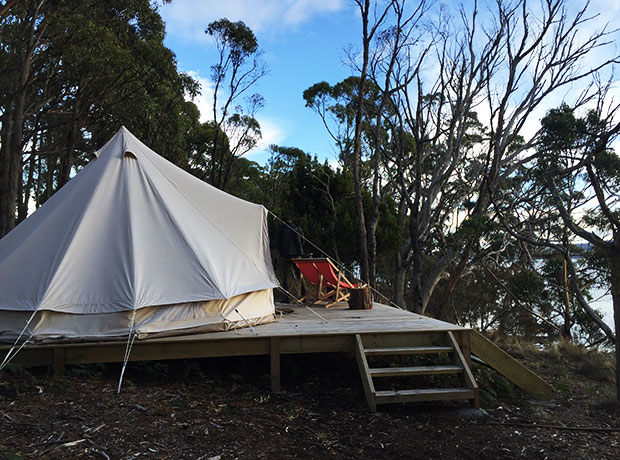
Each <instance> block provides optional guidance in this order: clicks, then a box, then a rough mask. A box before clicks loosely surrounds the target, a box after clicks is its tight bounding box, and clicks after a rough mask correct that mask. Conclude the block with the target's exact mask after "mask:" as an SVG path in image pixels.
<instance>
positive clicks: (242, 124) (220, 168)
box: [204, 18, 267, 190]
mask: <svg viewBox="0 0 620 460" xmlns="http://www.w3.org/2000/svg"><path fill="white" fill-rule="evenodd" d="M205 33H206V34H207V35H209V36H211V37H213V39H214V40H215V44H216V47H217V51H218V58H217V62H216V63H215V64H213V65H212V66H211V79H212V81H213V85H214V87H213V106H212V115H213V123H214V124H215V126H216V127H217V128H216V129H215V130H214V131H213V134H214V138H213V143H212V144H213V145H212V150H211V152H209V153H210V161H209V163H210V164H209V170H208V171H205V174H204V177H205V178H207V177H208V178H209V181H210V182H211V184H213V185H214V186H216V187H218V188H221V189H223V190H225V189H227V188H228V182H229V179H230V175H231V171H232V167H233V164H234V162H235V160H236V159H237V158H239V157H240V156H242V155H244V154H245V153H247V152H248V151H250V150H251V149H252V148H253V147H254V146H255V145H256V144H257V142H258V141H259V140H260V138H261V136H262V133H261V129H260V125H259V123H258V121H257V120H256V114H257V113H258V111H260V110H261V109H262V108H263V106H264V100H263V98H262V96H260V95H259V94H256V93H255V94H251V95H249V96H248V97H246V98H245V108H244V107H243V106H242V105H241V103H240V101H239V99H240V98H241V97H243V96H246V95H247V93H248V92H249V91H250V89H251V88H252V87H253V86H254V85H255V84H256V82H257V81H258V80H259V79H260V78H262V77H263V76H265V74H266V73H267V68H266V66H265V64H264V63H263V61H262V59H261V56H262V52H261V50H260V49H259V46H258V41H257V39H256V36H255V35H254V32H252V30H251V29H250V28H249V27H248V26H246V25H245V24H244V23H243V22H242V21H238V22H232V21H229V20H228V19H225V18H224V19H220V20H218V21H214V22H212V23H210V24H209V26H208V27H207V29H206V30H205ZM222 101H223V102H222ZM221 133H226V136H227V139H228V142H229V149H222V148H220V146H219V144H220V142H223V139H224V137H223V136H221Z"/></svg>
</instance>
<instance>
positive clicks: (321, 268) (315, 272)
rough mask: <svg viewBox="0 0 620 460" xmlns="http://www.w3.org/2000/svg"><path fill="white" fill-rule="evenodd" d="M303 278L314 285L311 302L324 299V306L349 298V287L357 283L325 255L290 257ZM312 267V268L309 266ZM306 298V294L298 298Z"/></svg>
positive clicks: (327, 306) (355, 285)
mask: <svg viewBox="0 0 620 460" xmlns="http://www.w3.org/2000/svg"><path fill="white" fill-rule="evenodd" d="M292 261H293V262H294V263H295V265H296V266H297V268H299V271H300V272H301V276H302V282H303V278H305V279H307V280H308V281H309V282H310V283H311V284H313V285H314V286H316V296H315V298H314V299H313V302H312V303H313V304H315V303H318V302H322V301H325V302H327V304H326V305H325V308H329V307H331V306H333V305H335V304H337V303H338V302H346V301H348V300H349V296H350V294H349V289H350V288H352V287H357V286H358V285H357V284H355V283H352V282H351V281H349V280H348V279H347V277H346V276H345V275H344V273H342V272H341V271H340V270H339V269H338V267H336V265H335V264H334V263H333V262H332V261H331V260H330V259H329V258H327V257H322V258H316V259H308V258H298V259H292ZM310 267H312V268H310ZM307 299H308V295H306V296H304V297H303V298H301V299H300V300H301V301H302V302H303V301H305V300H307Z"/></svg>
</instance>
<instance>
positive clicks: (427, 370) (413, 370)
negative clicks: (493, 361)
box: [369, 365, 463, 377]
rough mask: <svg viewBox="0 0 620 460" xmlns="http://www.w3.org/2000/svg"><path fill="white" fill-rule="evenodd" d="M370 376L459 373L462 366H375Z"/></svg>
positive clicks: (371, 369)
mask: <svg viewBox="0 0 620 460" xmlns="http://www.w3.org/2000/svg"><path fill="white" fill-rule="evenodd" d="M369 370H370V376H371V377H401V376H405V375H435V374H459V373H462V372H463V368H462V367H460V366H456V365H442V366H412V367H375V368H370V369H369Z"/></svg>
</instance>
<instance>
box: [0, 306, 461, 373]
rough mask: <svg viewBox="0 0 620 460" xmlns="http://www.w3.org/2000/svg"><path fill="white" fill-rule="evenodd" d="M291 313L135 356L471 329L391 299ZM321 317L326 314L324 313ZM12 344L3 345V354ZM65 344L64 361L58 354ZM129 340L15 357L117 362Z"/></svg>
mask: <svg viewBox="0 0 620 460" xmlns="http://www.w3.org/2000/svg"><path fill="white" fill-rule="evenodd" d="M278 307H280V308H284V309H286V310H287V311H288V310H292V311H291V312H290V313H285V314H277V315H276V316H277V318H276V321H274V322H271V323H267V324H261V325H258V326H255V327H254V328H253V330H252V329H250V328H247V327H245V328H239V329H235V330H230V331H225V332H209V333H200V334H188V335H177V336H170V337H157V338H146V339H139V340H136V341H135V343H134V345H133V349H132V354H131V357H130V360H131V361H137V360H152V359H181V358H196V357H218V356H243V355H248V356H251V355H269V354H270V353H271V344H272V339H274V338H278V339H279V352H278V354H287V353H288V354H290V353H314V352H339V351H353V349H354V339H355V335H356V334H360V335H363V336H367V337H370V339H371V340H372V337H374V336H377V337H381V336H382V335H384V334H395V333H396V334H397V335H398V334H399V333H416V332H442V331H454V332H457V333H458V332H461V331H467V330H468V329H467V328H463V327H460V326H457V325H454V324H450V323H446V322H443V321H438V320H435V319H432V318H428V317H425V316H421V315H417V314H415V313H411V312H408V311H403V310H399V309H396V308H393V307H390V306H387V305H383V304H379V303H375V304H374V308H372V309H370V310H350V309H348V308H347V306H346V304H340V305H335V306H333V307H331V308H329V309H325V308H321V307H312V311H311V310H310V309H309V308H306V307H304V306H301V305H297V306H293V305H284V304H278ZM321 318H323V319H321ZM9 347H10V346H9V345H6V344H4V345H0V354H1V353H2V352H3V351H4V350H7V349H8V348H9ZM59 349H62V350H63V353H62V357H63V360H62V363H61V362H60V361H59V360H58V357H59V356H60V353H59V352H58V350H59ZM124 351H125V340H115V341H106V342H81V343H76V342H72V343H50V344H38V345H29V346H27V347H25V348H24V349H23V350H22V351H21V352H20V353H19V354H18V355H17V356H16V358H15V361H14V362H18V363H22V364H26V365H40V364H53V363H54V356H55V357H56V362H57V365H58V366H61V365H64V364H75V363H93V362H119V361H122V358H123V355H124Z"/></svg>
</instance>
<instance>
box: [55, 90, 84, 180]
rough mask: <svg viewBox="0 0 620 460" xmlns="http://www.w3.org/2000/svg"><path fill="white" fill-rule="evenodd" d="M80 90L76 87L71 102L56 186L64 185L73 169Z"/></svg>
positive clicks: (77, 130)
mask: <svg viewBox="0 0 620 460" xmlns="http://www.w3.org/2000/svg"><path fill="white" fill-rule="evenodd" d="M81 102H82V90H81V87H80V88H79V89H78V91H77V93H76V95H75V101H74V103H73V110H72V111H71V125H70V126H69V133H68V134H67V144H66V146H65V151H64V154H63V156H62V158H61V159H60V175H59V176H58V188H60V187H62V186H63V185H65V184H66V183H67V182H69V179H71V170H72V169H73V163H74V155H73V151H74V150H75V142H76V140H77V136H78V132H79V129H80V115H81V114H80V112H81V107H82V104H81Z"/></svg>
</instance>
